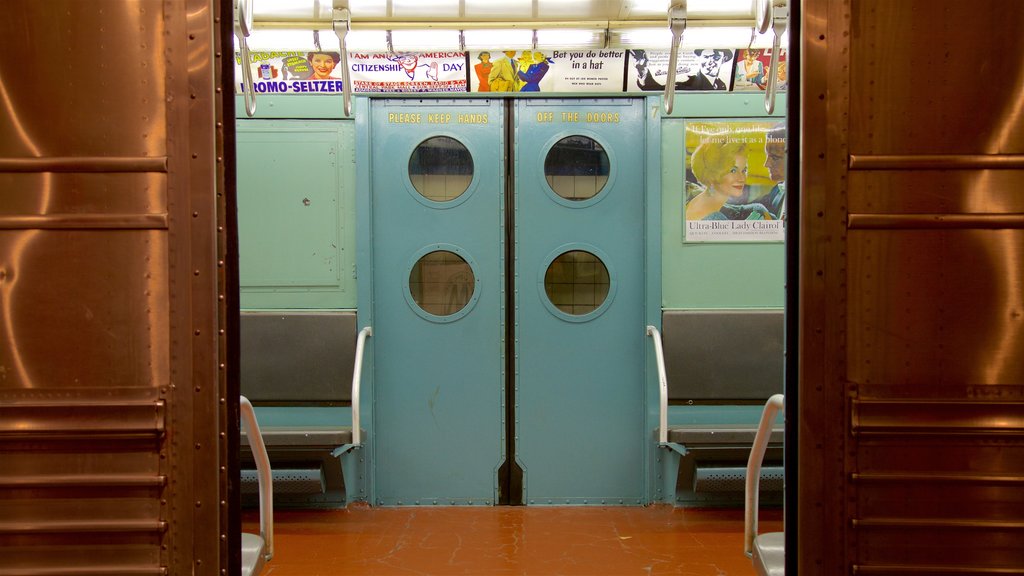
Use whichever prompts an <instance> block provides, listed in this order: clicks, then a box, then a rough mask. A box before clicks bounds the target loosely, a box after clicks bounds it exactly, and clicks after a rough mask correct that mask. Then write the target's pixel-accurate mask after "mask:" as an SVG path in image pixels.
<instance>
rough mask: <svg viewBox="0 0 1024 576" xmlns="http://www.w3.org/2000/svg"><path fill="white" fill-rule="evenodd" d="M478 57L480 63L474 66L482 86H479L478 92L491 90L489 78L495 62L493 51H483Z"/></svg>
mask: <svg viewBox="0 0 1024 576" xmlns="http://www.w3.org/2000/svg"><path fill="white" fill-rule="evenodd" d="M477 58H478V59H479V60H480V63H478V64H476V65H475V66H473V71H474V72H476V78H477V80H479V81H480V87H479V88H477V92H490V91H491V85H490V84H489V83H488V78H489V77H490V75H491V69H492V68H494V64H492V63H491V53H490V52H481V53H480V55H479V56H477Z"/></svg>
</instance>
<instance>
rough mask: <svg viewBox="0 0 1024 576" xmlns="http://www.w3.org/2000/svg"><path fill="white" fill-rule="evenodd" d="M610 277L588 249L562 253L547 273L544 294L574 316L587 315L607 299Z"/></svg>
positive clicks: (598, 259)
mask: <svg viewBox="0 0 1024 576" xmlns="http://www.w3.org/2000/svg"><path fill="white" fill-rule="evenodd" d="M610 288H611V278H610V275H609V273H608V268H607V267H606V266H605V264H604V262H602V261H601V259H600V258H598V257H597V256H596V255H594V254H591V253H590V252H587V251H585V250H570V251H568V252H563V253H562V254H560V255H559V256H557V257H556V258H555V259H554V260H552V261H551V263H550V264H548V268H547V270H546V271H545V272H544V293H545V294H547V297H548V300H549V301H550V303H551V304H552V305H553V306H554V307H555V308H557V309H558V310H560V311H562V312H564V313H566V314H569V315H571V316H585V315H587V314H590V313H592V312H594V311H595V310H597V309H598V308H600V307H601V305H602V304H604V302H605V300H606V299H607V298H608V292H609V290H610Z"/></svg>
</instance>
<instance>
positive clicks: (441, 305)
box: [409, 250, 476, 319]
mask: <svg viewBox="0 0 1024 576" xmlns="http://www.w3.org/2000/svg"><path fill="white" fill-rule="evenodd" d="M475 291H476V277H475V275H474V274H473V267H472V266H470V264H469V263H468V262H466V260H465V259H464V258H463V257H462V256H459V255H458V254H456V253H455V252H451V251H448V250H434V251H432V252H428V253H426V254H424V255H423V256H421V257H420V258H419V260H417V261H416V263H415V264H413V266H412V270H410V271H409V296H410V297H411V298H412V300H413V302H414V303H415V304H416V306H418V307H419V309H420V310H421V311H423V312H426V313H427V314H429V315H431V316H436V317H453V316H455V317H461V316H462V314H460V313H464V312H465V311H466V307H467V306H468V305H469V304H470V303H471V302H472V301H473V295H474V293H475ZM452 319H454V318H452Z"/></svg>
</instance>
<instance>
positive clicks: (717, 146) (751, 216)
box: [686, 141, 773, 220]
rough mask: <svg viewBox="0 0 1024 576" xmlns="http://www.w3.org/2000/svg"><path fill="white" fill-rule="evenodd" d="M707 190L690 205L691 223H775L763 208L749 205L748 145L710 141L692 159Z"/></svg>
mask: <svg viewBox="0 0 1024 576" xmlns="http://www.w3.org/2000/svg"><path fill="white" fill-rule="evenodd" d="M690 170H691V171H692V172H693V175H694V177H696V178H697V181H698V182H699V183H700V184H701V186H702V187H703V190H702V191H701V192H700V193H698V194H697V195H696V196H694V197H693V199H692V200H690V201H689V202H688V203H687V204H686V219H687V220H772V219H773V218H772V215H771V214H770V213H769V212H768V209H767V208H765V207H764V206H763V205H761V204H757V203H750V204H746V203H745V202H746V195H747V189H746V185H747V145H746V144H744V143H741V142H721V141H707V142H704V143H702V144H701V145H700V146H697V148H696V149H695V150H694V151H693V154H692V155H691V156H690Z"/></svg>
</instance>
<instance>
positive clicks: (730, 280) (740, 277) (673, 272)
mask: <svg viewBox="0 0 1024 576" xmlns="http://www.w3.org/2000/svg"><path fill="white" fill-rule="evenodd" d="M785 110H786V100H785V95H783V94H780V95H779V97H778V100H777V102H776V104H775V111H776V114H773V116H774V117H783V114H784V111H785ZM767 116H768V115H767V114H765V111H764V96H763V95H761V94H753V95H746V94H712V93H703V94H681V95H677V97H676V103H675V106H674V110H673V115H672V117H671V118H666V119H664V120H662V125H661V155H662V156H661V166H662V173H661V185H662V188H661V190H662V194H661V234H662V281H663V292H662V306H663V307H664V308H683V309H715V308H780V307H782V305H783V300H784V280H785V259H784V256H785V252H784V247H783V244H782V243H781V242H777V243H751V242H736V243H707V242H705V243H689V244H684V243H683V180H684V173H683V170H684V167H683V161H684V159H685V158H684V151H683V127H684V124H685V120H684V119H697V118H723V119H724V118H763V117H767Z"/></svg>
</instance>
